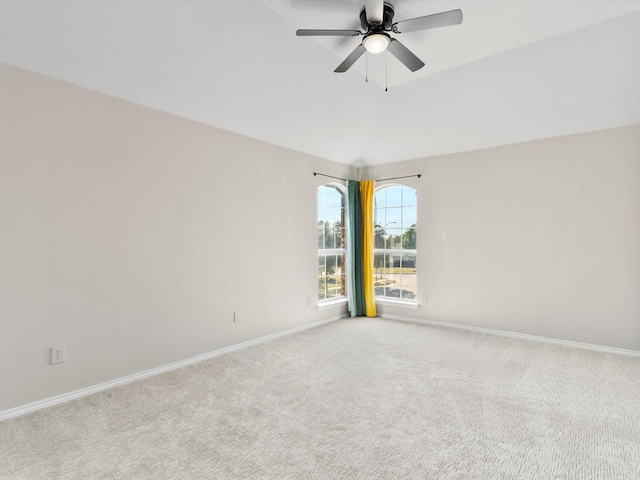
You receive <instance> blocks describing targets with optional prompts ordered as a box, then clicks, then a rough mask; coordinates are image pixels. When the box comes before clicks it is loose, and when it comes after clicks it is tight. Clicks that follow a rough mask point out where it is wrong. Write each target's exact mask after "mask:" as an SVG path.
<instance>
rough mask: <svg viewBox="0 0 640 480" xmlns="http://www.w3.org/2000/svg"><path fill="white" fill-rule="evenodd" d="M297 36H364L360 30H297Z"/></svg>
mask: <svg viewBox="0 0 640 480" xmlns="http://www.w3.org/2000/svg"><path fill="white" fill-rule="evenodd" d="M296 35H297V36H299V37H355V36H357V35H362V32H361V31H360V30H310V29H304V28H303V29H299V30H296Z"/></svg>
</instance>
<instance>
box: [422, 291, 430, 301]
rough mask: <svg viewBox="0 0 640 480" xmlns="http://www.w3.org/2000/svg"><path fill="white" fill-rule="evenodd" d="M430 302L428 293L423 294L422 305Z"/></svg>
mask: <svg viewBox="0 0 640 480" xmlns="http://www.w3.org/2000/svg"><path fill="white" fill-rule="evenodd" d="M428 302H429V296H428V295H427V294H426V293H423V294H422V303H428Z"/></svg>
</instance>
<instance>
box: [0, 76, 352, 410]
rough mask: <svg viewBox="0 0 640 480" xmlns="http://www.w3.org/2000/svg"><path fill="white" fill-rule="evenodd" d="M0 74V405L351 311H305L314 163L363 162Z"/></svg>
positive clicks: (339, 169) (325, 168)
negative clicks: (61, 350)
mask: <svg viewBox="0 0 640 480" xmlns="http://www.w3.org/2000/svg"><path fill="white" fill-rule="evenodd" d="M0 82H1V83H0V355H1V358H2V365H1V366H0V411H3V410H6V409H9V408H13V407H16V406H20V405H25V404H27V403H30V402H33V401H37V400H41V399H44V398H48V397H52V396H55V395H58V394H61V393H66V392H71V391H75V390H78V389H81V388H84V387H88V386H91V385H96V384H99V383H102V382H106V381H109V380H112V379H116V378H119V377H123V376H126V375H129V374H133V373H136V372H140V371H144V370H146V369H150V368H154V367H159V366H162V365H166V364H169V363H171V362H175V361H179V360H183V359H187V358H190V357H193V356H196V355H199V354H203V353H207V352H211V351H214V350H216V349H219V348H222V347H225V346H230V345H234V344H238V343H241V342H243V341H246V340H250V339H254V338H259V337H261V336H265V335H268V334H271V333H275V332H279V331H283V330H287V329H289V328H294V327H297V326H301V325H304V324H307V323H311V322H314V321H318V320H322V319H324V318H330V317H332V316H335V315H338V314H339V313H341V310H340V309H333V310H328V311H323V312H318V311H317V310H316V309H315V308H314V307H308V305H307V297H308V296H313V297H314V299H315V298H316V296H317V285H316V280H315V277H314V276H315V274H316V268H317V267H316V252H317V250H316V249H317V239H316V233H315V231H316V187H317V186H318V185H320V184H321V183H323V180H322V179H321V178H320V177H317V178H316V177H314V176H313V174H312V173H313V171H315V170H319V171H322V172H325V173H328V174H332V175H337V176H342V177H347V176H351V175H353V174H354V173H353V170H352V169H351V168H350V167H346V166H342V165H338V164H335V163H332V162H328V161H324V160H321V159H318V158H314V157H310V156H307V155H303V154H300V153H296V152H293V151H291V150H287V149H284V148H280V147H276V146H273V145H269V144H266V143H263V142H260V141H257V140H252V139H250V138H246V137H242V136H240V135H236V134H233V133H228V132H224V131H221V130H217V129H215V128H211V127H207V126H204V125H200V124H197V123H193V122H190V121H187V120H184V119H181V118H177V117H173V116H171V115H167V114H163V113H160V112H156V111H153V110H150V109H146V108H142V107H139V106H136V105H133V104H130V103H126V102H122V101H119V100H115V99H113V98H110V97H107V96H103V95H99V94H96V93H92V92H89V91H86V90H83V89H80V88H77V87H74V86H71V85H68V84H64V83H61V82H57V81H54V80H51V79H48V78H45V77H41V76H38V75H34V74H30V73H27V72H24V71H21V70H18V69H15V68H12V67H7V66H2V65H0ZM234 310H240V312H241V322H240V323H236V324H234V323H233V312H234ZM342 311H344V308H343V309H342ZM59 344H64V345H66V356H67V361H66V363H64V364H61V365H55V366H51V365H49V347H51V346H54V345H59Z"/></svg>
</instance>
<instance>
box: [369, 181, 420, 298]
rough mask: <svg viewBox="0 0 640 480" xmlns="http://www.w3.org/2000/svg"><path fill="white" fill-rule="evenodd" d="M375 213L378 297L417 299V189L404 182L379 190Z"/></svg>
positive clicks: (377, 191)
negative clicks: (404, 184) (405, 184)
mask: <svg viewBox="0 0 640 480" xmlns="http://www.w3.org/2000/svg"><path fill="white" fill-rule="evenodd" d="M373 215H374V217H373V218H374V229H373V237H374V238H373V248H374V250H373V253H374V283H375V294H376V298H385V299H393V300H399V301H406V302H416V299H417V292H418V287H417V281H416V234H417V220H418V215H417V201H416V191H415V190H414V189H413V188H409V187H405V186H403V185H391V186H384V187H381V188H379V189H377V190H376V193H375V196H374V211H373Z"/></svg>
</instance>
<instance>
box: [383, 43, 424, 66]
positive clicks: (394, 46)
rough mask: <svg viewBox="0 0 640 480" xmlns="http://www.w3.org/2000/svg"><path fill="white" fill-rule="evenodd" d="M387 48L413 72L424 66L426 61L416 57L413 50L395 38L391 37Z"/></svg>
mask: <svg viewBox="0 0 640 480" xmlns="http://www.w3.org/2000/svg"><path fill="white" fill-rule="evenodd" d="M387 50H389V51H390V52H391V54H392V55H393V56H394V57H396V58H397V59H398V60H400V61H401V62H402V63H403V64H404V66H405V67H407V68H408V69H409V70H411V71H412V72H415V71H416V70H420V69H421V68H422V67H424V62H423V61H422V60H420V59H419V58H418V57H416V56H415V55H414V54H413V53H411V51H410V50H409V49H408V48H407V47H405V46H404V45H403V44H401V43H400V42H399V41H398V40H396V39H395V38H392V39H391V43H389V46H388V47H387Z"/></svg>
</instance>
